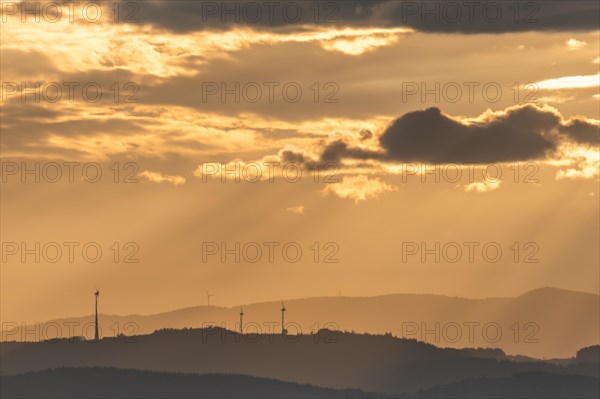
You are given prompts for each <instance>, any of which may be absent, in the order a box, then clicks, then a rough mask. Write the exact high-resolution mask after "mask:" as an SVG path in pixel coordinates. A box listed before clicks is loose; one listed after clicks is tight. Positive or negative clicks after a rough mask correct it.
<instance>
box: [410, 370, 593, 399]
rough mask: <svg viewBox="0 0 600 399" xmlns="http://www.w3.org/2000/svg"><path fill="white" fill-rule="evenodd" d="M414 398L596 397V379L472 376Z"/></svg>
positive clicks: (535, 376)
mask: <svg viewBox="0 0 600 399" xmlns="http://www.w3.org/2000/svg"><path fill="white" fill-rule="evenodd" d="M416 397H417V398H465V399H466V398H477V399H484V398H555V399H564V398H570V399H575V398H599V397H600V380H599V379H598V378H594V377H587V376H582V375H556V374H551V373H517V374H514V375H513V376H511V377H507V378H473V379H469V380H466V381H461V382H457V383H452V384H446V385H440V386H437V387H433V388H430V389H425V390H422V391H420V392H419V393H418V394H417V395H416Z"/></svg>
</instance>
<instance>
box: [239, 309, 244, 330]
mask: <svg viewBox="0 0 600 399" xmlns="http://www.w3.org/2000/svg"><path fill="white" fill-rule="evenodd" d="M243 334H244V309H243V308H242V307H241V306H240V335H243Z"/></svg>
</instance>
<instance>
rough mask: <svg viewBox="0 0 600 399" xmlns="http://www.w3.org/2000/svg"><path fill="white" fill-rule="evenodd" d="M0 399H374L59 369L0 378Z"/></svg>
mask: <svg viewBox="0 0 600 399" xmlns="http://www.w3.org/2000/svg"><path fill="white" fill-rule="evenodd" d="M0 382H1V384H0V386H1V388H0V393H1V396H2V398H80V399H84V398H375V397H381V396H380V395H379V396H378V395H376V394H368V393H365V392H361V391H357V390H334V389H326V388H320V387H316V386H312V385H300V384H295V383H290V382H282V381H277V380H273V379H266V378H256V377H249V376H245V375H223V374H203V375H194V374H181V373H159V372H149V371H140V370H124V369H116V368H99V367H96V368H61V369H50V370H44V371H39V372H35V373H26V374H19V375H16V376H10V377H1V378H0Z"/></svg>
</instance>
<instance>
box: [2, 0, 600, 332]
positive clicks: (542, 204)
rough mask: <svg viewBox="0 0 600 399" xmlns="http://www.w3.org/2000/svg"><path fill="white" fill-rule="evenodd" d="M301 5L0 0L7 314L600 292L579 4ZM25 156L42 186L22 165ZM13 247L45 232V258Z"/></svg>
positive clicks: (587, 10)
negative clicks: (425, 12) (454, 12)
mask: <svg viewBox="0 0 600 399" xmlns="http://www.w3.org/2000/svg"><path fill="white" fill-rule="evenodd" d="M50 3H52V4H50ZM205 3H206V2H205ZM309 3H310V4H309ZM309 3H303V2H295V4H297V5H300V9H301V10H303V16H302V18H300V19H299V20H298V22H290V17H289V15H288V16H287V17H284V16H282V15H283V14H281V10H274V11H273V19H272V20H271V19H270V18H269V15H270V14H269V10H261V12H262V14H260V15H261V19H260V20H259V21H257V22H252V21H251V20H252V18H253V15H254V14H244V12H245V11H243V10H244V9H243V8H242V6H241V5H240V4H241V3H232V4H238V8H239V10H238V11H235V10H236V9H234V11H233V14H227V13H224V14H221V12H222V11H223V10H220V9H214V8H210V7H208V8H206V7H205V8H203V7H202V2H186V1H169V2H167V1H148V2H118V3H114V4H113V2H95V3H89V2H82V3H81V4H80V5H79V6H73V8H72V9H71V8H69V6H67V5H66V4H64V3H62V2H31V3H30V4H28V5H24V4H23V3H19V4H17V3H15V2H9V1H4V0H3V1H2V2H1V6H2V9H1V11H2V15H1V18H2V21H1V22H2V23H1V24H0V29H1V39H0V44H1V46H2V49H1V60H0V66H1V74H2V78H1V80H2V92H1V97H2V98H1V107H2V111H1V117H2V120H1V122H0V127H1V129H2V134H1V142H0V149H1V155H2V162H3V166H2V190H1V194H0V198H1V200H2V201H1V210H2V221H1V224H0V229H1V233H2V245H3V247H2V252H3V253H2V256H3V259H2V267H1V270H0V273H1V282H0V287H1V298H0V299H1V304H0V306H1V313H2V319H3V320H17V321H19V322H20V321H36V320H46V319H50V318H53V317H63V316H69V315H78V314H88V313H90V312H91V310H92V308H91V307H90V303H91V302H90V298H91V293H92V292H93V290H94V286H97V287H99V289H101V291H102V292H103V295H102V306H103V312H106V313H111V314H128V313H140V314H146V313H156V312H159V311H164V310H169V309H174V308H179V307H185V306H192V305H197V304H201V303H202V304H203V303H204V301H205V295H206V294H205V291H206V290H208V291H210V292H213V293H214V294H215V297H214V302H215V303H216V304H220V305H227V306H233V305H237V304H239V303H250V302H257V301H266V300H278V299H280V298H299V297H310V296H327V295H338V293H340V292H341V293H342V294H343V295H349V296H371V295H380V294H386V293H394V292H410V293H437V294H445V295H452V296H465V297H490V296H513V295H519V294H521V293H523V292H525V291H528V290H532V289H535V288H539V287H545V286H554V287H559V288H565V289H573V290H580V291H587V292H594V293H599V292H600V275H599V269H598V264H599V261H600V258H599V251H598V242H599V240H600V237H599V202H598V196H599V195H600V192H599V190H598V179H599V158H600V157H599V153H598V125H599V119H600V115H599V106H600V103H599V101H600V94H599V84H600V74H599V63H600V58H599V56H600V54H599V46H600V38H599V31H598V29H597V21H595V22H594V18H596V17H595V16H597V4H596V5H595V2H587V1H581V2H573V3H572V5H571V6H570V7H572V8H570V11H571V12H572V14H571V17H570V18H559V17H560V14H558V16H559V17H557V16H556V12H562V11H557V10H561V8H560V6H561V5H560V4H559V2H551V1H548V2H539V9H537V10H529V9H528V10H521V11H522V13H520V14H519V15H518V16H515V15H514V14H512V13H511V11H509V10H508V8H506V9H504V10H503V12H504V13H503V15H502V16H501V17H500V18H499V20H498V21H497V22H490V21H489V20H487V19H486V18H489V15H488V16H487V17H483V16H482V14H481V10H475V12H474V14H473V21H468V20H460V21H457V22H452V21H448V19H449V18H450V16H449V14H448V15H447V14H443V13H442V14H440V16H439V19H440V20H439V21H436V20H435V18H433V17H431V16H430V17H425V20H422V19H421V15H420V14H419V12H420V10H417V11H415V10H413V9H408V8H403V7H402V2H399V1H372V2H365V1H348V2H346V1H344V2H337V3H328V4H334V5H335V6H333V7H332V6H331V5H330V6H326V5H325V4H322V3H320V4H319V7H320V8H319V13H318V15H316V14H314V12H315V10H314V9H311V8H310V6H311V4H312V2H309ZM413 3H414V2H413ZM501 3H502V2H501ZM36 4H37V7H39V15H38V16H39V19H40V20H39V21H36V20H35V17H36V14H35V13H36V12H37V11H36V10H37V9H36V8H35V7H36ZM89 4H97V5H98V6H97V7H96V6H94V7H88V8H87V9H85V5H89ZM216 4H217V6H218V5H219V4H220V2H217V3H216ZM498 4H499V3H498ZM502 4H504V3H502ZM536 4H537V3H536ZM27 7H29V8H27ZM115 7H116V9H117V10H118V12H119V13H118V15H117V14H116V12H117V11H116V9H115ZM232 7H233V6H232ZM506 7H508V6H506ZM27 9H28V10H30V11H29V13H28V12H25V11H24V10H27ZM31 10H33V11H31ZM59 10H60V11H59ZM98 10H101V11H98ZM246 11H247V12H248V13H250V11H252V10H246ZM288 11H289V12H290V13H291V12H292V11H294V10H291V11H290V10H288ZM463 11H464V10H463ZM94 12H96V14H94ZM97 12H100V14H98V13H97ZM236 12H238V14H237V15H236ZM415 12H416V13H417V14H413V13H415ZM440 12H442V11H440ZM448 12H450V11H448ZM531 12H533V14H532V15H533V16H531V15H530V14H531ZM565 12H566V11H565ZM594 13H595V16H594ZM467 15H468V14H466V13H465V14H463V17H464V18H467ZM83 16H85V17H83ZM528 16H530V17H531V18H533V19H532V20H531V21H528V22H530V23H525V21H524V19H525V18H528ZM71 17H72V18H71ZM236 18H237V20H236ZM427 18H429V19H427ZM515 18H516V20H515ZM590 18H592V19H590ZM315 21H316V22H315ZM515 21H517V22H515ZM532 21H534V22H532ZM536 21H537V22H536ZM36 83H37V84H39V87H40V88H39V89H36V86H35V85H36ZM84 87H85V88H86V89H84ZM24 88H25V92H23V89H24ZM71 90H72V91H71ZM98 90H100V92H101V93H102V96H101V97H100V98H98V99H97V101H96V99H95V97H96V95H97V93H98ZM36 93H37V94H36ZM299 93H301V94H299ZM36 95H37V96H38V97H39V98H36ZM71 97H72V98H71ZM36 100H37V101H36ZM68 163H77V164H68ZM36 165H37V167H38V168H39V169H38V170H39V173H38V175H39V176H41V177H40V181H39V182H36V181H35V177H36V176H35V174H36V172H32V173H30V174H26V173H25V174H23V173H24V171H25V170H26V169H27V168H28V169H30V170H31V169H33V170H35V169H34V168H35V167H36ZM56 165H58V166H59V169H60V172H61V173H62V175H61V177H60V178H57V179H56V180H57V181H56V182H52V181H50V180H53V176H55V174H54V172H55V171H56V168H55V167H56ZM68 165H71V166H72V167H73V170H74V178H73V181H69V176H68V175H69V170H70V169H69V166H68ZM85 165H88V167H89V168H88V169H86V170H85V173H83V172H82V170H83V167H84V166H85ZM115 165H116V166H115ZM317 166H318V167H319V168H320V172H317V171H315V168H317ZM15 168H16V169H15ZM90 168H91V169H90ZM97 169H99V170H100V171H101V172H102V176H101V177H100V178H99V179H98V180H99V181H98V182H89V181H85V180H84V179H82V173H83V175H85V176H86V177H89V176H92V177H94V176H95V171H97ZM224 169H225V170H227V171H229V172H228V173H227V174H225V175H222V173H223V170H224ZM257 170H260V171H261V172H262V175H261V176H256V173H255V172H256V171H257ZM116 171H118V175H116ZM457 171H459V172H460V173H461V176H460V178H458V179H455V178H454V176H455V174H454V173H456V172H457ZM267 172H270V173H272V178H270V177H269V176H270V175H268V174H267ZM298 173H300V175H301V176H299V178H298V179H296V178H295V176H296V174H298ZM498 173H501V175H499V174H498ZM221 176H225V177H224V179H225V180H226V181H225V182H223V181H222V178H221ZM436 177H437V181H436ZM236 178H238V179H239V180H240V181H239V182H236V181H235V180H236ZM92 180H93V179H92ZM115 180H116V182H115ZM71 242H73V243H76V244H77V245H75V244H73V245H74V246H73V248H74V249H73V251H74V260H73V262H71V261H70V260H69V257H68V254H69V249H68V248H69V247H68V245H65V244H64V243H71ZM472 242H475V243H476V244H477V245H476V247H474V248H475V249H474V260H473V261H470V260H469V258H468V253H469V251H468V248H469V246H468V245H469V244H465V243H472ZM13 243H17V244H18V247H17V248H15V247H14V245H13ZM22 243H25V249H32V248H33V249H34V252H36V250H35V248H36V243H40V244H39V245H40V249H39V251H37V253H38V255H40V257H41V259H40V262H36V259H35V257H36V255H35V254H30V255H23V251H22V250H23V247H22ZM49 243H58V244H57V246H59V247H60V248H61V250H62V256H61V257H60V258H59V259H58V261H56V262H55V263H52V262H48V261H47V260H48V259H49V258H53V256H54V253H55V252H52V251H55V250H56V248H55V246H53V245H48V244H49ZM89 243H96V244H94V245H95V246H97V247H100V248H101V249H102V256H101V257H100V259H99V260H98V261H97V262H95V263H92V262H90V261H86V259H85V257H84V256H83V255H82V248H83V247H84V246H85V245H86V244H89ZM114 243H118V245H117V247H118V248H119V249H118V253H117V250H116V248H117V247H114V246H113V245H114ZM211 243H216V244H217V247H218V249H217V252H216V253H215V254H212V252H214V249H215V248H214V247H213V246H212V244H211ZM223 243H224V244H225V245H226V248H225V249H227V248H229V249H235V248H236V243H239V245H240V250H238V251H237V254H238V255H239V256H240V257H241V260H240V261H239V262H235V254H234V255H227V256H225V261H223V259H222V257H221V255H222V251H221V250H222V249H223V248H222V247H221V244H223ZM265 243H276V244H277V245H275V246H274V247H273V248H274V249H273V251H274V261H272V262H271V261H270V259H269V256H268V253H269V250H268V248H269V244H265ZM289 243H293V244H294V247H300V248H301V250H302V256H301V258H300V259H299V260H298V261H297V262H295V263H294V262H291V261H290V260H289V259H286V257H285V256H284V255H283V254H282V248H283V247H286V244H289ZM314 243H317V245H316V246H315V244H314ZM411 243H412V244H414V243H417V244H418V247H419V252H418V253H417V254H413V255H410V256H408V257H407V259H403V255H406V252H407V251H410V250H411V249H414V248H413V247H412V246H411V245H412V244H411ZM421 243H425V249H427V248H429V249H431V248H436V243H438V245H439V247H440V250H439V251H438V255H440V256H441V257H442V259H441V260H440V261H439V262H435V255H429V256H426V257H425V259H423V258H422V257H421V249H422V248H421V247H420V244H421ZM515 243H516V246H515ZM255 244H256V245H255ZM448 244H451V245H448ZM492 244H493V245H492ZM490 245H491V246H493V248H492V249H491V250H490V251H491V252H489V253H492V252H493V250H494V248H497V247H500V248H501V249H502V255H501V256H500V257H499V259H498V261H495V262H491V261H489V259H486V256H487V255H485V254H482V248H483V247H485V248H487V247H489V246H490ZM88 246H89V245H88ZM256 246H258V247H260V248H261V250H262V251H263V252H262V256H261V257H259V259H258V260H257V261H256V262H255V263H253V262H251V261H248V259H250V258H252V259H253V256H254V254H255V252H253V251H255V249H256ZM288 246H289V245H288ZM456 246H459V247H460V248H461V250H462V251H463V253H462V257H460V259H458V261H456V262H451V261H449V258H452V259H454V258H453V257H454V254H455V253H454V252H452V251H454V250H455V249H456ZM43 248H46V250H47V252H44V251H45V250H44V249H43ZM86 248H87V247H86ZM94 248H95V247H94ZM94 248H92V249H91V250H90V251H92V252H93V250H94ZM243 248H246V249H245V250H247V251H248V252H243V251H244V250H243ZM286 248H287V247H286ZM317 248H318V250H317ZM443 248H446V249H447V251H449V252H446V253H442V251H443ZM211 251H212V252H211ZM290 251H291V252H290V253H292V252H293V251H294V248H292V249H290ZM134 252H135V254H133V253H134ZM234 252H235V251H234ZM207 253H210V254H208V255H207ZM22 255H23V256H22ZM128 255H131V257H130V258H129V259H136V260H138V262H137V263H125V262H124V260H125V259H126V258H127V256H128ZM203 255H205V256H204V257H205V258H206V259H203ZM115 257H116V258H117V259H116V260H117V261H115ZM333 260H336V261H337V262H334V263H331V262H329V261H333ZM405 260H406V261H405ZM526 260H528V261H527V262H526ZM534 260H535V261H537V262H529V261H534Z"/></svg>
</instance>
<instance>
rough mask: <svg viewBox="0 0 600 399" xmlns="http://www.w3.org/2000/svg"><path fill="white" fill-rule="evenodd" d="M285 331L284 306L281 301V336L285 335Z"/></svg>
mask: <svg viewBox="0 0 600 399" xmlns="http://www.w3.org/2000/svg"><path fill="white" fill-rule="evenodd" d="M286 333H287V330H286V329H285V305H284V304H283V301H281V334H282V335H285V334H286Z"/></svg>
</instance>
